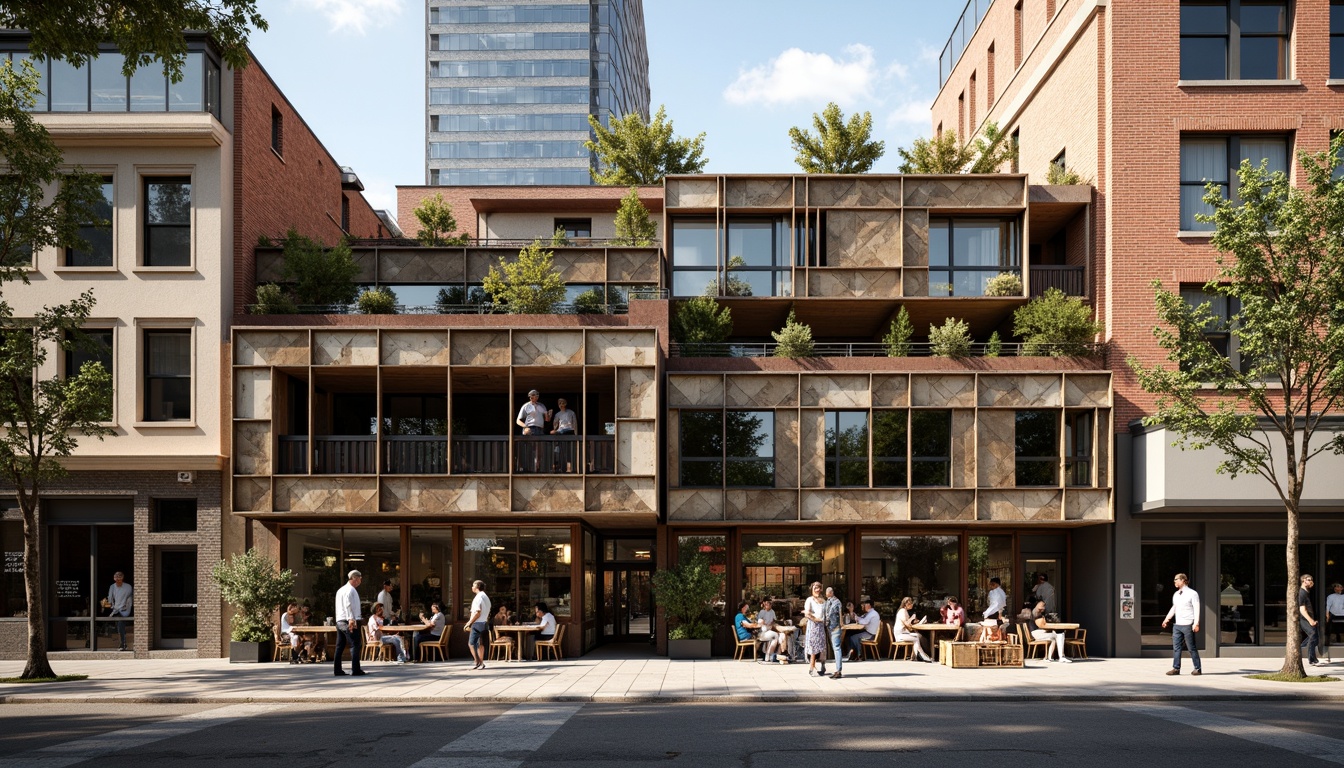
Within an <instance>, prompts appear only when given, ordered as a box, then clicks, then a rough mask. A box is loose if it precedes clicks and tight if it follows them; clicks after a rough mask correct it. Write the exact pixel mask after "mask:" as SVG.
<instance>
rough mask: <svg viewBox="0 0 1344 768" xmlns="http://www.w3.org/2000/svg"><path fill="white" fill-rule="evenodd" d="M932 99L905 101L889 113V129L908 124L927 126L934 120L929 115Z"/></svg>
mask: <svg viewBox="0 0 1344 768" xmlns="http://www.w3.org/2000/svg"><path fill="white" fill-rule="evenodd" d="M932 101H933V100H932V99H929V100H927V101H918V100H911V101H907V102H904V103H902V104H900V105H899V106H897V107H896V108H895V109H893V110H892V111H891V112H889V113H887V120H886V125H887V129H888V130H897V129H900V128H903V127H906V126H911V125H918V126H920V127H922V128H927V127H928V126H929V124H930V122H931V121H932V118H931V117H930V116H929V115H930V114H931V113H930V111H929V104H930V103H932Z"/></svg>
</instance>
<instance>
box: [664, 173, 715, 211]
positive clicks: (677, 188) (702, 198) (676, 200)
mask: <svg viewBox="0 0 1344 768" xmlns="http://www.w3.org/2000/svg"><path fill="white" fill-rule="evenodd" d="M663 195H664V200H665V202H664V205H665V206H666V207H668V208H713V207H715V206H717V205H718V204H719V181H718V177H717V176H706V177H703V178H699V179H673V180H669V181H668V182H667V187H666V188H665V189H664V191H663Z"/></svg>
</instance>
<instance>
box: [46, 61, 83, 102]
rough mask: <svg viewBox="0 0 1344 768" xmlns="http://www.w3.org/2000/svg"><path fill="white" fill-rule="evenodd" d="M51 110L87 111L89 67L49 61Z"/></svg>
mask: <svg viewBox="0 0 1344 768" xmlns="http://www.w3.org/2000/svg"><path fill="white" fill-rule="evenodd" d="M51 111H52V112H88V111H89V68H88V66H87V65H86V66H82V67H76V66H75V65H73V64H71V63H69V62H67V61H64V60H58V61H53V62H51Z"/></svg>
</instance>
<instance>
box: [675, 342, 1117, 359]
mask: <svg viewBox="0 0 1344 768" xmlns="http://www.w3.org/2000/svg"><path fill="white" fill-rule="evenodd" d="M1075 346H1076V348H1077V349H1078V351H1080V352H1081V355H1080V356H1082V357H1092V356H1095V355H1099V354H1101V352H1102V350H1103V349H1104V347H1105V344H1104V343H1101V342H1088V343H1086V344H1080V345H1070V348H1073V347H1075ZM778 347H779V345H778V344H776V343H774V342H772V341H764V342H747V343H739V342H725V343H721V344H677V343H675V342H674V343H672V344H670V345H669V352H670V354H671V356H672V357H775V356H776V355H775V350H776V349H778ZM1056 351H1060V352H1063V351H1065V350H1064V349H1062V348H1057V347H1052V346H1050V345H1039V344H1037V345H1029V344H1020V343H1012V344H1000V345H999V352H998V355H997V356H998V357H1049V356H1051V355H1052V354H1054V353H1055V352H1056ZM988 352H989V344H988V343H985V342H974V343H972V344H971V347H970V353H969V354H968V355H967V356H968V357H989V356H990V355H989V354H988ZM811 356H812V357H888V356H889V355H888V354H887V345H886V344H882V343H880V342H872V341H867V342H855V343H852V344H850V343H829V342H828V343H821V344H816V345H815V346H814V348H813V354H812V355H811ZM935 356H936V355H934V353H933V345H932V344H929V343H928V342H918V343H915V342H911V344H910V351H909V354H908V355H906V357H935Z"/></svg>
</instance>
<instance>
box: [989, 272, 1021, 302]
mask: <svg viewBox="0 0 1344 768" xmlns="http://www.w3.org/2000/svg"><path fill="white" fill-rule="evenodd" d="M985 295H986V296H1021V295H1022V278H1020V277H1018V275H1017V273H1016V272H1000V273H999V274H997V275H995V276H993V277H991V278H989V279H988V280H986V281H985Z"/></svg>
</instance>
